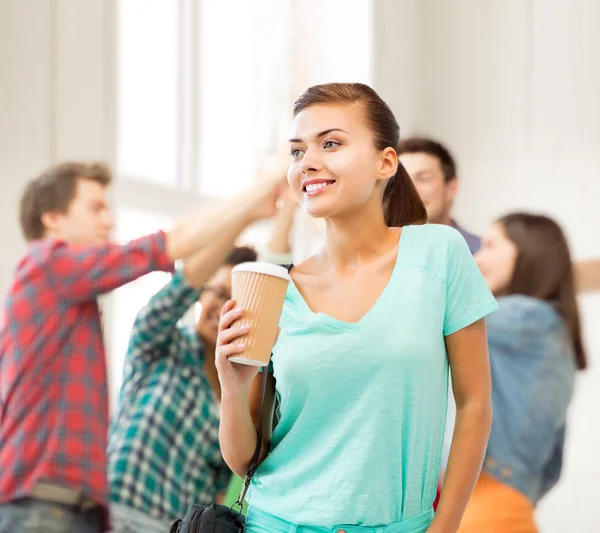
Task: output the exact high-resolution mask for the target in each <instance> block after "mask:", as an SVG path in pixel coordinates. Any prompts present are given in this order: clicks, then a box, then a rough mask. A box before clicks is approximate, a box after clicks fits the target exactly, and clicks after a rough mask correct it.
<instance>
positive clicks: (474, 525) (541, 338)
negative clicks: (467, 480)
mask: <svg viewBox="0 0 600 533" xmlns="http://www.w3.org/2000/svg"><path fill="white" fill-rule="evenodd" d="M476 261H477V263H478V264H479V267H480V268H481V271H482V273H483V275H484V277H485V279H486V281H487V283H488V285H489V287H490V289H491V290H492V291H493V293H494V294H495V295H496V296H498V297H499V298H498V302H499V305H500V308H499V310H498V311H496V312H495V313H493V314H492V315H491V316H490V317H489V319H488V340H489V347H490V359H491V366H492V383H493V387H492V404H493V407H494V422H493V425H492V432H491V436H490V441H489V444H488V449H487V452H486V458H485V463H484V468H483V472H482V474H481V476H480V478H479V481H478V482H477V486H476V488H475V492H474V493H473V497H472V499H471V501H470V503H469V505H468V507H467V511H466V513H465V516H464V518H463V522H462V525H461V529H460V532H461V533H472V532H473V533H475V532H477V533H495V532H498V533H500V532H501V533H513V532H514V533H516V532H518V533H534V532H536V531H537V528H536V526H535V522H534V518H533V513H534V508H535V505H536V504H537V502H538V501H539V500H540V499H541V498H542V497H543V496H544V495H545V494H546V493H547V492H548V491H549V490H550V489H551V488H552V487H553V486H554V485H555V484H556V482H557V481H558V478H559V477H560V472H561V466H562V456H563V447H564V443H565V427H566V426H565V421H566V412H567V407H568V405H569V402H570V401H571V396H572V394H573V383H574V379H575V372H576V370H577V369H583V368H585V367H586V355H585V351H584V348H583V343H582V340H581V331H580V325H579V312H578V310H577V303H576V301H575V281H574V276H573V267H572V266H571V258H570V255H569V248H568V246H567V242H566V240H565V237H564V235H563V233H562V231H561V229H560V227H559V226H558V225H557V224H556V223H555V222H554V221H552V220H550V219H549V218H547V217H544V216H538V215H531V214H524V213H516V214H512V215H508V216H506V217H504V218H502V219H500V220H499V221H498V222H496V223H495V224H493V225H492V227H491V228H490V230H489V231H488V233H487V235H485V237H484V239H483V247H482V249H481V250H480V252H479V253H478V254H477V255H476Z"/></svg>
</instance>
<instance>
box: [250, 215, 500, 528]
mask: <svg viewBox="0 0 600 533" xmlns="http://www.w3.org/2000/svg"><path fill="white" fill-rule="evenodd" d="M496 308H497V304H496V301H495V299H494V297H493V296H492V294H491V292H490V291H489V289H488V287H487V285H486V283H485V281H484V279H483V277H482V275H481V273H480V272H479V269H478V268H477V265H476V264H475V261H474V260H473V257H472V256H471V252H470V251H469V247H468V246H467V243H466V241H465V240H464V238H463V237H462V236H461V235H460V233H458V232H457V231H456V230H454V229H453V228H450V227H448V226H440V225H431V224H429V225H424V226H407V227H405V228H404V229H403V231H402V235H401V238H400V242H399V246H398V257H397V260H396V265H395V267H394V270H393V272H392V275H391V278H390V280H389V282H388V284H387V286H386V287H385V289H384V290H383V292H382V294H381V296H380V297H379V299H378V300H377V302H376V303H375V304H374V306H373V307H372V308H371V310H370V311H369V312H368V313H367V314H366V315H365V316H364V317H363V318H362V319H361V320H359V321H358V322H357V323H350V322H344V321H341V320H337V319H335V318H332V317H331V316H328V315H326V314H324V313H314V312H312V311H311V309H310V308H309V307H308V305H307V304H306V302H305V301H304V300H303V298H302V296H301V295H300V293H299V292H298V290H297V289H296V287H295V285H294V284H293V283H290V286H289V289H288V292H287V296H286V300H285V304H284V308H283V313H282V316H281V322H280V325H281V333H280V335H279V340H278V342H277V345H276V346H275V348H274V350H273V358H272V363H273V372H274V375H275V379H276V384H277V385H276V392H277V397H278V412H277V419H278V422H277V425H276V427H275V429H274V432H273V436H272V440H271V451H270V453H269V455H268V456H267V458H266V459H265V460H264V461H263V463H262V464H261V465H260V466H259V468H258V470H257V472H256V475H255V477H254V479H253V482H252V486H251V490H250V494H249V503H250V505H251V506H255V507H257V508H259V509H261V510H262V511H265V512H267V513H270V514H272V515H275V516H278V517H280V518H283V519H285V520H288V521H290V522H293V523H296V524H303V525H315V526H326V527H334V526H335V525H339V524H348V525H360V526H380V525H386V524H390V523H392V522H398V521H401V520H407V519H410V518H412V517H415V516H419V515H421V514H423V513H426V512H428V511H429V510H430V509H431V507H432V504H433V501H434V498H435V493H436V484H437V479H438V472H439V466H440V455H441V449H442V439H443V435H444V426H445V418H446V405H447V399H448V398H447V391H448V358H447V353H446V347H445V342H444V337H445V336H446V335H451V334H452V333H455V332H456V331H458V330H460V329H462V328H464V327H466V326H468V325H469V324H472V323H473V322H475V321H477V320H479V319H480V318H482V317H484V316H485V315H487V314H488V313H490V312H492V311H494V310H495V309H496Z"/></svg>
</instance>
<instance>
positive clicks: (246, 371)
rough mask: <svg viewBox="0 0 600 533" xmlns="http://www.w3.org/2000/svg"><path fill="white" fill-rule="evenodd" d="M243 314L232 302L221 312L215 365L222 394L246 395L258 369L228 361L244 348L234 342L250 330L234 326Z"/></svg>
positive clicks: (242, 345)
mask: <svg viewBox="0 0 600 533" xmlns="http://www.w3.org/2000/svg"><path fill="white" fill-rule="evenodd" d="M243 314H244V311H243V310H242V309H240V308H236V307H235V301H234V300H229V301H228V302H227V303H226V304H225V305H224V306H223V309H222V311H221V319H220V321H219V336H218V338H217V349H216V361H215V364H216V366H217V371H218V373H219V382H220V383H221V391H222V392H223V393H224V394H234V395H237V394H240V393H244V394H247V393H248V388H249V386H250V382H251V381H252V380H253V379H254V378H255V377H256V375H257V374H258V371H259V369H260V367H258V366H253V365H243V364H239V363H232V362H231V361H230V360H229V358H230V357H231V356H234V355H238V354H241V353H242V352H243V351H244V349H245V348H246V346H245V345H244V344H243V343H240V342H236V341H237V339H239V338H240V337H241V336H243V335H246V334H247V333H248V331H249V330H250V328H249V327H248V326H241V325H238V324H236V322H237V321H238V320H239V319H240V318H241V317H242V315H243Z"/></svg>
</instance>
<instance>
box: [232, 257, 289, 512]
mask: <svg viewBox="0 0 600 533" xmlns="http://www.w3.org/2000/svg"><path fill="white" fill-rule="evenodd" d="M280 266H283V267H285V268H287V271H288V273H289V272H291V270H292V268H293V267H294V264H293V263H290V264H289V265H280ZM268 380H269V367H268V366H264V367H263V369H262V381H261V393H260V421H259V423H258V430H257V431H256V448H255V449H254V455H253V456H252V460H251V461H250V467H249V468H248V471H247V472H246V477H245V478H244V485H243V486H242V490H241V492H240V495H239V496H238V499H237V501H236V502H235V504H234V505H239V507H240V508H241V507H242V505H243V502H244V498H245V497H246V493H247V492H248V487H250V482H251V481H252V477H253V476H254V472H256V469H257V468H258V459H259V458H260V451H261V449H262V437H263V423H264V418H265V397H266V395H267V382H268Z"/></svg>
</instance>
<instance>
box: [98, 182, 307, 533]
mask: <svg viewBox="0 0 600 533" xmlns="http://www.w3.org/2000/svg"><path fill="white" fill-rule="evenodd" d="M286 189H287V190H289V187H287V186H286V187H285V188H284V189H283V192H282V196H281V198H280V206H279V209H278V212H277V215H276V216H275V220H274V228H273V234H272V237H271V239H270V241H269V244H268V247H267V249H266V250H265V251H264V252H263V253H262V254H261V256H260V259H261V260H263V261H274V262H278V261H283V262H284V263H285V262H286V261H287V262H289V261H290V232H291V229H292V225H293V215H294V211H295V208H296V206H297V205H298V203H297V201H296V199H295V197H294V198H290V194H289V192H286ZM256 259H257V253H256V252H255V251H254V250H253V249H251V248H247V247H241V248H235V249H234V250H233V251H232V252H231V253H230V254H229V256H228V257H227V258H226V259H225V262H224V263H223V264H222V265H221V266H219V267H218V269H217V270H216V272H214V273H213V274H212V276H211V278H210V279H209V280H208V281H207V282H206V283H205V281H206V279H205V278H206V276H205V274H204V272H203V269H202V264H201V263H198V264H193V263H192V262H189V261H188V263H187V264H186V265H185V268H184V269H183V270H180V271H179V272H177V273H176V274H175V275H174V276H173V278H172V280H171V281H170V282H169V283H167V284H166V285H165V287H164V288H163V289H161V290H160V291H159V292H158V293H157V294H156V295H155V296H154V297H153V298H152V299H151V300H150V302H149V303H148V305H147V306H145V307H144V308H143V309H142V310H141V311H140V312H139V313H138V316H137V318H136V320H135V323H134V326H133V329H132V332H131V338H130V343H129V348H128V350H127V355H126V357H125V364H124V372H123V385H122V389H121V394H120V401H119V410H118V414H117V416H116V417H115V419H114V420H113V423H112V424H111V432H110V437H109V445H108V457H109V468H108V479H109V485H110V489H111V500H112V504H111V512H112V522H113V532H114V533H126V532H128V531H142V530H143V531H145V532H146V533H162V532H165V531H168V530H169V528H170V526H171V523H172V522H173V521H174V520H175V519H176V518H177V517H178V516H180V515H183V514H185V512H186V511H187V509H188V507H189V506H190V505H191V504H192V503H198V504H204V505H209V504H210V503H211V502H213V501H215V500H216V501H219V502H221V501H222V500H223V499H224V493H225V490H226V489H227V487H228V485H229V482H230V480H231V478H232V473H231V471H230V470H229V468H228V467H227V465H226V464H225V461H224V460H223V457H222V455H221V451H220V448H219V438H218V428H219V403H220V399H221V387H220V384H219V379H218V376H217V369H216V367H215V347H216V342H217V334H218V324H219V315H220V312H221V308H222V307H223V305H224V304H225V302H227V301H228V300H230V299H231V272H232V268H233V267H234V266H235V265H238V264H240V263H244V262H247V261H256ZM196 302H199V303H200V306H201V307H200V315H199V317H198V320H197V322H196V325H195V327H192V326H190V325H188V324H180V323H179V320H180V319H181V318H182V316H183V315H184V314H185V313H186V311H187V310H188V309H189V308H190V306H192V305H194V304H195V303H196Z"/></svg>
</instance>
